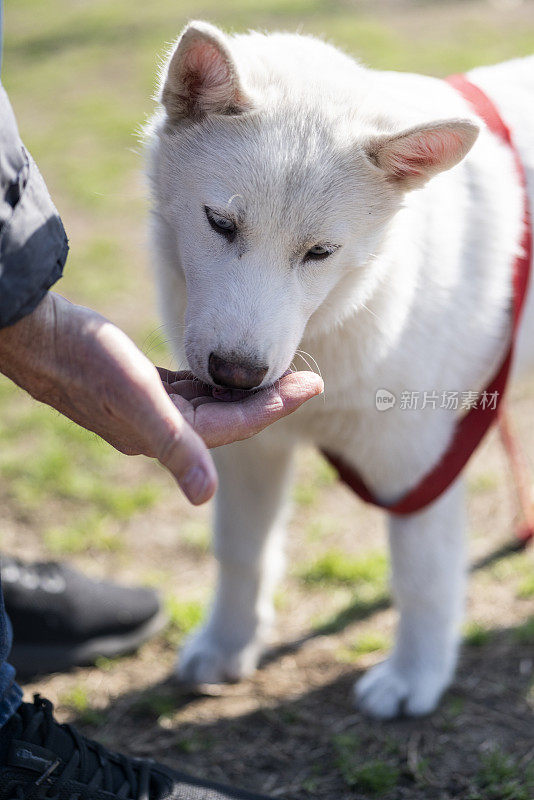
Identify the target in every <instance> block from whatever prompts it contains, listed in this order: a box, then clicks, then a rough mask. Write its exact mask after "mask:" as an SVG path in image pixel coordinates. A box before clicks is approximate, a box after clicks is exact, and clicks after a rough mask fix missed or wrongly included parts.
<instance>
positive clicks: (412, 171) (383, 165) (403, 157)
mask: <svg viewBox="0 0 534 800" xmlns="http://www.w3.org/2000/svg"><path fill="white" fill-rule="evenodd" d="M478 132H479V128H478V127H477V125H476V124H475V123H474V122H471V121H470V120H466V119H458V120H445V121H442V122H431V123H428V124H426V125H419V126H417V127H415V128H410V129H409V130H406V131H402V132H401V133H396V134H390V135H381V136H376V137H374V138H372V139H371V140H370V141H368V142H367V144H366V146H365V150H366V153H367V156H368V157H369V159H370V160H371V161H372V162H373V164H375V165H376V166H377V167H380V169H382V170H383V171H384V172H385V173H386V175H387V177H388V179H389V180H390V181H391V182H394V183H397V184H398V185H399V187H400V188H402V189H406V190H407V189H416V188H418V187H419V186H422V185H423V184H424V183H425V182H426V181H427V180H428V179H429V178H431V177H432V176H433V175H437V173H438V172H442V171H443V170H446V169H450V168H451V167H454V166H455V164H458V162H459V161H461V160H462V158H464V156H466V155H467V153H468V152H469V150H470V149H471V147H472V146H473V144H474V143H475V141H476V138H477V136H478Z"/></svg>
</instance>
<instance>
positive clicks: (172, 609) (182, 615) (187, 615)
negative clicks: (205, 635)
mask: <svg viewBox="0 0 534 800" xmlns="http://www.w3.org/2000/svg"><path fill="white" fill-rule="evenodd" d="M165 610H166V612H167V615H168V617H169V622H168V624H167V628H166V630H165V638H166V639H167V641H168V643H169V644H171V645H172V646H173V647H176V646H177V645H179V644H180V643H181V641H182V640H183V638H184V636H186V635H187V634H188V633H189V632H190V631H192V630H193V629H194V628H196V627H197V626H198V625H199V624H200V623H201V622H202V619H203V617H204V605H203V604H202V603H200V602H199V601H198V600H180V599H179V598H177V597H175V596H174V595H169V596H168V597H167V598H166V600H165Z"/></svg>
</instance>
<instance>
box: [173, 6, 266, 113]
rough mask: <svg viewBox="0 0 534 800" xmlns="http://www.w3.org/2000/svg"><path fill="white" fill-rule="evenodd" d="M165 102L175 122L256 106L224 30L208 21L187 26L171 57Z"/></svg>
mask: <svg viewBox="0 0 534 800" xmlns="http://www.w3.org/2000/svg"><path fill="white" fill-rule="evenodd" d="M161 102H162V103H163V105H164V106H165V109H166V111H167V116H168V117H169V120H170V121H171V122H179V121H180V120H181V119H184V118H187V117H201V116H203V115H204V114H210V113H211V114H238V113H241V112H242V111H245V110H247V109H248V108H250V107H251V106H252V102H251V100H250V99H249V98H248V97H247V95H246V93H245V91H244V89H243V87H242V85H241V80H240V77H239V75H238V70H237V65H236V63H235V61H234V58H233V56H232V54H231V52H230V48H229V46H228V40H227V37H226V36H225V35H224V33H223V32H222V31H220V30H219V29H218V28H216V27H215V26H214V25H210V24H209V23H207V22H190V23H189V25H187V27H186V28H185V29H184V31H183V32H182V35H181V36H180V38H179V39H178V43H177V45H176V49H175V50H174V52H173V54H172V56H171V58H170V61H169V65H168V69H167V74H166V77H165V81H164V84H163V89H162V92H161Z"/></svg>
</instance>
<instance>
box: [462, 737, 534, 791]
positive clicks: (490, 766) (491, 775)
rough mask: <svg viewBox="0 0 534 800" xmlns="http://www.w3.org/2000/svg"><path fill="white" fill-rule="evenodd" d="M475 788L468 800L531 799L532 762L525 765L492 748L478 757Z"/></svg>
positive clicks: (533, 787)
mask: <svg viewBox="0 0 534 800" xmlns="http://www.w3.org/2000/svg"><path fill="white" fill-rule="evenodd" d="M477 788H478V790H479V791H480V794H478V793H475V794H474V795H472V797H471V798H470V800H532V797H534V764H529V765H527V766H526V768H525V766H523V765H519V764H518V762H517V761H516V760H515V759H514V758H513V757H512V756H510V755H508V754H507V753H504V752H503V751H502V750H498V749H495V750H492V751H491V752H490V753H486V754H484V755H483V756H482V757H481V759H480V768H479V771H478V775H477Z"/></svg>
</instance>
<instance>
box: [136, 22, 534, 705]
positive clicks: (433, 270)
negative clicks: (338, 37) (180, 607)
mask: <svg viewBox="0 0 534 800" xmlns="http://www.w3.org/2000/svg"><path fill="white" fill-rule="evenodd" d="M469 77H470V79H471V80H472V81H473V82H474V83H476V84H478V85H479V86H480V87H481V88H482V89H483V90H484V91H485V92H486V93H487V94H488V95H489V96H490V97H491V98H492V99H493V100H494V101H495V102H496V104H497V106H498V107H499V109H500V110H501V113H502V116H503V117H504V119H505V120H506V121H507V123H508V124H509V126H510V127H511V129H512V130H513V133H514V136H515V138H516V141H517V144H518V146H519V149H520V152H521V156H522V159H523V163H524V165H525V167H526V169H527V171H528V174H529V191H530V195H531V197H532V196H533V195H534V185H533V181H534V173H533V170H534V115H532V113H531V109H532V104H533V102H534V58H528V59H523V60H517V61H512V62H509V63H506V64H502V65H498V66H494V67H488V68H482V69H476V70H473V72H471V73H470V74H469ZM161 100H162V105H161V107H160V110H159V112H158V113H157V114H156V116H155V117H154V119H153V121H152V123H151V125H150V127H149V154H150V169H149V174H150V180H151V189H152V196H153V216H152V226H151V230H152V237H151V238H152V245H153V250H154V253H155V257H156V261H157V267H158V284H159V292H160V299H161V308H162V311H163V317H164V320H165V322H166V324H167V326H168V328H167V330H168V332H169V333H170V335H171V337H172V339H173V342H174V344H175V353H176V356H177V358H178V359H179V360H180V361H181V362H182V363H183V364H184V365H185V364H186V363H187V364H189V366H190V368H191V369H192V370H193V371H194V372H195V373H196V375H197V376H198V377H199V378H201V379H202V380H205V381H208V382H210V381H211V379H210V376H209V374H208V358H209V354H210V353H211V352H212V351H214V352H217V353H222V354H223V355H226V356H227V357H228V358H231V359H233V360H240V359H242V360H244V361H248V362H250V361H253V362H254V363H261V364H266V365H267V366H268V372H267V374H266V376H265V379H264V381H263V384H264V385H267V384H269V383H271V382H273V381H275V380H276V379H277V378H278V377H279V376H280V375H281V374H282V373H283V372H284V371H285V370H286V369H287V367H288V366H289V364H290V363H291V361H292V359H293V357H294V354H295V351H296V349H297V348H298V347H301V348H302V349H303V350H304V351H307V352H309V353H310V354H312V355H313V356H314V358H315V359H316V360H317V362H318V364H319V366H320V368H321V370H322V375H323V378H324V381H325V386H326V394H325V399H324V400H323V398H316V399H314V400H312V401H310V402H308V403H307V404H306V405H305V406H304V407H303V408H302V409H300V410H299V411H298V412H297V413H296V414H294V415H292V416H291V417H289V418H287V419H285V420H283V421H282V422H280V423H278V424H277V425H275V426H273V427H272V428H270V429H268V430H266V431H265V432H264V433H262V434H261V435H260V436H257V437H255V438H254V439H253V440H249V441H246V442H243V443H239V444H236V445H232V446H228V447H224V448H221V449H220V450H219V451H217V452H216V453H215V458H216V463H217V466H218V471H219V477H220V489H219V492H218V496H217V503H216V520H215V550H216V555H217V558H218V559H219V562H220V569H219V577H218V585H217V592H216V598H215V602H214V605H213V608H212V611H211V615H210V616H209V619H208V621H207V622H206V624H205V625H204V627H203V628H202V629H201V630H200V631H198V632H197V633H195V634H194V636H193V637H192V638H191V639H190V641H189V642H188V643H187V645H186V647H185V649H184V651H183V653H182V655H181V660H180V666H179V672H180V674H181V676H182V677H183V678H184V679H186V680H189V681H194V682H218V681H224V680H229V679H230V680H233V679H237V678H240V677H242V676H244V675H247V674H248V673H250V672H251V671H252V670H253V669H254V668H255V666H256V663H257V660H258V657H259V656H260V654H261V652H262V648H263V647H264V645H265V642H266V639H267V636H268V633H269V629H270V627H271V624H272V621H273V604H272V595H273V590H274V587H275V585H276V581H277V579H278V577H279V575H280V572H281V568H282V562H283V559H282V548H283V529H284V521H285V517H286V508H287V504H286V499H287V493H288V487H289V485H290V471H291V455H292V452H293V450H294V447H295V446H296V445H297V444H298V443H299V442H301V441H308V442H313V443H315V444H316V445H318V446H320V447H322V448H325V449H327V450H329V451H332V452H334V453H336V454H338V455H339V456H342V457H343V459H345V460H346V461H347V462H349V463H350V464H352V465H354V467H355V468H356V469H357V470H358V472H359V473H360V475H361V476H362V477H363V479H364V480H365V482H366V483H367V484H368V485H369V486H370V487H371V488H372V489H373V490H374V491H375V492H376V493H377V494H378V495H379V496H380V497H381V498H383V499H384V500H386V501H392V500H394V499H395V498H398V497H400V496H401V495H402V494H403V493H404V492H406V491H407V490H408V489H410V488H411V487H412V486H413V485H414V484H416V483H417V482H418V481H419V479H420V478H421V476H422V475H423V474H425V473H426V472H427V471H428V470H429V469H430V468H431V467H432V466H433V465H434V464H435V463H436V462H437V460H438V459H439V457H440V455H441V454H442V452H443V451H444V448H445V447H446V445H447V443H448V441H449V439H450V437H451V433H452V431H453V429H454V425H455V422H456V417H457V413H456V414H455V413H454V412H452V411H446V410H439V409H436V410H433V409H426V410H417V411H408V410H403V409H401V407H400V405H399V404H397V406H396V407H395V408H393V409H391V410H389V411H387V412H383V413H381V412H378V411H377V410H376V408H375V393H376V390H377V389H379V388H387V389H388V390H390V391H392V392H394V393H395V394H396V395H397V397H399V396H400V394H401V392H402V391H403V390H406V389H407V390H412V391H419V392H424V391H425V390H428V391H432V390H436V391H438V392H439V391H443V390H451V391H452V390H456V391H468V390H479V389H481V388H482V387H483V386H484V385H485V384H486V382H487V380H488V378H489V377H490V376H491V375H492V374H493V373H494V371H495V370H496V367H497V365H498V364H499V362H500V359H501V357H502V355H503V352H504V350H505V348H506V346H507V341H508V335H509V324H510V317H509V302H510V292H511V283H510V277H511V268H512V264H513V259H514V256H515V254H516V253H517V251H518V246H519V241H520V232H521V223H522V217H523V198H522V190H521V187H520V185H519V182H518V180H517V176H516V171H515V168H514V165H513V161H512V154H511V152H510V150H509V149H508V148H507V147H506V146H504V145H503V144H502V143H500V142H499V140H498V139H497V138H496V137H495V136H494V135H493V134H491V133H489V132H488V131H487V130H486V129H485V127H484V125H483V124H482V123H481V121H480V120H478V119H476V118H475V117H474V116H473V113H472V111H471V109H470V108H469V106H468V105H467V104H466V102H465V101H464V100H463V99H462V97H461V96H460V95H459V94H458V93H457V92H456V91H455V90H454V89H453V88H451V87H450V86H449V85H448V84H446V83H444V82H443V81H441V80H437V79H435V78H429V77H422V76H419V75H412V74H403V73H395V72H376V71H372V70H369V69H366V68H364V67H363V66H361V65H360V64H358V63H357V62H355V61H354V60H352V59H351V58H349V57H348V56H346V55H344V54H342V53H341V52H339V51H338V50H336V49H335V48H333V47H331V46H330V45H328V44H325V43H323V42H321V41H319V40H316V39H313V38H309V37H303V36H296V35H289V34H273V35H267V36H266V35H262V34H258V33H250V34H247V35H239V36H232V37H228V36H225V35H224V34H223V33H221V32H220V31H219V30H218V29H216V28H213V27H212V26H210V25H207V24H206V23H196V22H195V23H191V25H190V26H188V27H187V29H186V30H185V32H184V33H183V34H182V37H181V38H180V39H179V40H178V43H177V47H176V49H175V50H174V52H173V54H172V55H171V58H170V59H169V62H168V64H167V65H166V67H165V68H164V70H163V76H162V94H161ZM478 128H480V135H479V136H478V139H477V140H476V143H475V144H474V146H473V143H474V142H475V138H476V134H477V130H478ZM406 132H408V133H406ZM470 148H471V149H470ZM455 165H456V166H455ZM450 167H453V168H452V169H449V168H450ZM204 206H209V207H210V208H213V209H215V210H217V211H220V212H222V213H223V214H228V215H229V216H232V217H233V219H235V221H236V223H237V225H238V229H239V230H238V234H237V237H236V239H235V241H233V242H229V241H227V240H226V239H225V238H224V237H223V236H221V235H219V234H218V233H217V232H215V231H214V230H213V229H212V228H211V227H210V225H209V224H208V221H207V219H206V216H205V213H204V209H203V207H204ZM318 243H320V244H323V243H328V244H336V245H340V246H339V249H338V250H337V251H336V252H334V253H333V254H332V255H331V256H330V257H329V258H327V259H325V260H322V261H305V260H304V254H305V253H306V251H307V250H308V248H310V247H313V246H314V245H315V244H318ZM533 343H534V293H533V291H532V289H531V291H530V295H529V298H528V303H527V308H526V312H525V317H524V322H523V326H522V330H521V334H520V337H519V342H518V350H517V353H518V357H517V359H516V365H521V366H526V365H527V364H528V363H532V360H533V356H534V347H533ZM463 505H464V503H463V491H462V482H461V480H458V481H457V482H456V484H455V485H454V486H453V487H452V488H450V489H449V490H448V491H447V492H446V493H445V494H444V495H443V496H442V497H441V498H440V499H438V500H437V501H436V502H434V503H433V504H432V505H431V506H430V507H428V508H427V509H426V510H424V511H422V512H420V513H417V514H413V515H412V516H409V517H403V518H399V517H394V516H392V517H391V518H390V520H389V527H390V544H391V552H392V571H393V593H394V597H395V600H396V604H397V608H398V610H399V612H400V622H399V627H398V633H397V640H396V644H395V647H394V650H393V652H392V654H391V655H390V657H389V659H388V660H387V661H385V662H384V663H382V664H380V665H379V666H377V667H375V668H374V669H372V670H370V671H369V672H368V673H367V674H366V675H365V676H364V677H363V679H362V680H361V681H360V682H359V683H358V684H357V686H356V695H357V698H358V701H359V703H360V705H361V707H362V708H363V709H364V710H365V711H366V712H367V713H369V714H371V715H373V716H376V717H381V718H388V717H392V716H394V715H396V714H398V713H399V711H401V710H404V711H405V713H408V714H414V715H415V714H424V713H427V712H429V711H431V710H432V709H433V708H434V707H435V706H436V703H437V702H438V700H439V697H440V695H441V693H442V692H443V690H444V689H445V688H446V686H447V685H448V684H449V682H450V680H451V678H452V675H453V672H454V667H455V662H456V656H457V648H458V627H459V623H460V620H461V617H462V608H463V595H464V576H465V562H464V546H463V538H464V519H463V516H464V513H463ZM356 533H357V532H356V531H355V534H356Z"/></svg>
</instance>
